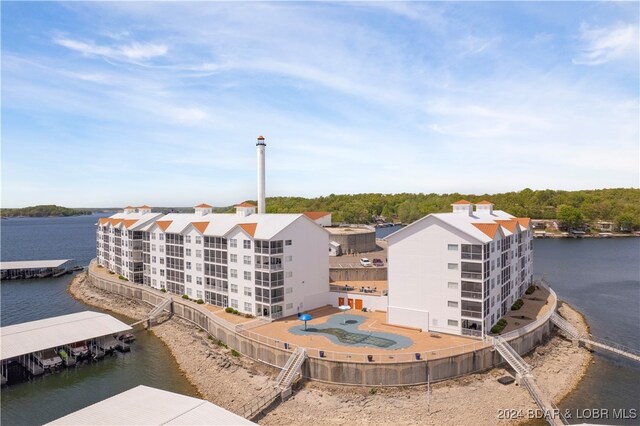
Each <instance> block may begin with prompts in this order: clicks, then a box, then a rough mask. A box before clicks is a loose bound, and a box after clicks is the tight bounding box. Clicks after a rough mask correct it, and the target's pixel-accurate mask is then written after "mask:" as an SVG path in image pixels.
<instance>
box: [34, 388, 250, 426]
mask: <svg viewBox="0 0 640 426" xmlns="http://www.w3.org/2000/svg"><path fill="white" fill-rule="evenodd" d="M47 424H48V425H255V423H253V422H250V421H249V420H247V419H245V418H244V417H240V416H238V415H237V414H234V413H232V412H230V411H227V410H225V409H224V408H221V407H218V406H217V405H215V404H212V403H210V402H207V401H203V400H202V399H197V398H192V397H190V396H185V395H180V394H178V393H173V392H167V391H164V390H160V389H155V388H150V387H148V386H137V387H135V388H133V389H129V390H128V391H125V392H122V393H119V394H118V395H115V396H112V397H111V398H107V399H105V400H104V401H100V402H97V403H95V404H93V405H90V406H88V407H86V408H83V409H82V410H78V411H76V412H74V413H71V414H69V415H66V416H64V417H61V418H59V419H57V420H54V421H52V422H51V423H47Z"/></svg>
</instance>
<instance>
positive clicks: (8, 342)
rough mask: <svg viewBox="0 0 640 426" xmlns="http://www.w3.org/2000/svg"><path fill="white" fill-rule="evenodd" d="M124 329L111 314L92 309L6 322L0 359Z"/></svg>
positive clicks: (1, 333) (127, 327)
mask: <svg viewBox="0 0 640 426" xmlns="http://www.w3.org/2000/svg"><path fill="white" fill-rule="evenodd" d="M127 330H131V327H130V326H128V325H127V324H125V323H123V322H122V321H120V320H117V319H115V318H114V317H112V316H111V315H107V314H103V313H100V312H92V311H85V312H78V313H75V314H69V315H62V316H59V317H53V318H46V319H42V320H37V321H30V322H24V323H22V324H15V325H9V326H6V327H2V328H0V340H2V348H1V350H0V352H1V357H0V359H3V360H4V359H9V358H13V357H16V356H20V355H26V354H30V353H32V352H37V351H41V350H44V349H49V348H55V347H57V346H62V345H66V344H68V343H73V342H78V341H81V340H88V339H93V338H95V337H100V336H106V335H110V334H116V333H121V332H123V331H127Z"/></svg>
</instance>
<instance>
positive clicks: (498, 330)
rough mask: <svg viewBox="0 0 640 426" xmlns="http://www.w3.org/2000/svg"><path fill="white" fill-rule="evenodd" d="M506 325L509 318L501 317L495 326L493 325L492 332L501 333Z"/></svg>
mask: <svg viewBox="0 0 640 426" xmlns="http://www.w3.org/2000/svg"><path fill="white" fill-rule="evenodd" d="M506 326H507V320H506V319H504V318H501V319H500V320H498V322H497V323H496V324H495V325H494V326H493V327H491V333H492V334H500V333H502V330H504V328H505V327H506Z"/></svg>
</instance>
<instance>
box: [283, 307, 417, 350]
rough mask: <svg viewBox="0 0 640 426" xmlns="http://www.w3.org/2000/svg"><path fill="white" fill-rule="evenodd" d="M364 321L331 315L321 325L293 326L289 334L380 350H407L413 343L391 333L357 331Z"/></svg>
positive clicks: (359, 318) (351, 317) (353, 317)
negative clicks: (305, 327) (324, 338)
mask: <svg viewBox="0 0 640 426" xmlns="http://www.w3.org/2000/svg"><path fill="white" fill-rule="evenodd" d="M365 320H366V317H364V316H361V315H346V314H340V315H333V316H331V317H329V319H328V320H327V321H326V322H325V323H323V324H318V325H315V326H307V329H306V330H305V329H304V325H303V324H300V325H295V326H293V327H291V328H290V329H289V332H290V333H292V334H295V335H297V336H309V335H314V334H319V335H322V336H324V337H326V338H328V339H329V340H331V341H332V342H333V343H336V344H338V345H343V346H360V347H375V348H380V349H402V348H408V347H409V346H411V345H412V344H413V341H412V340H411V339H409V338H408V337H405V336H401V335H398V334H393V333H385V332H381V331H373V330H359V328H358V327H360V326H361V325H362V324H363V323H364V322H365Z"/></svg>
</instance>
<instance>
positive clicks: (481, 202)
mask: <svg viewBox="0 0 640 426" xmlns="http://www.w3.org/2000/svg"><path fill="white" fill-rule="evenodd" d="M476 204H493V203H492V202H491V201H487V200H483V201H480V202H479V203H476Z"/></svg>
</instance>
